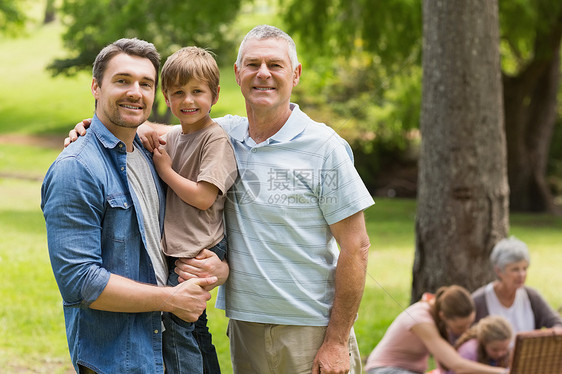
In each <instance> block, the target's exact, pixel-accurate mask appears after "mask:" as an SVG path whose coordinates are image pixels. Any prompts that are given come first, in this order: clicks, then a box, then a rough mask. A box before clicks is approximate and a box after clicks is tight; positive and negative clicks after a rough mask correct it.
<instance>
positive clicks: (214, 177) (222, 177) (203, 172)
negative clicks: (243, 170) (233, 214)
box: [197, 128, 238, 194]
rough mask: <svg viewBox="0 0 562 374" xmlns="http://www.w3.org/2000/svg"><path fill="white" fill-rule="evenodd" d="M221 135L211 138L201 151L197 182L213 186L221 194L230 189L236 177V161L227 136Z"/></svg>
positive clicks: (222, 133)
mask: <svg viewBox="0 0 562 374" xmlns="http://www.w3.org/2000/svg"><path fill="white" fill-rule="evenodd" d="M217 129H218V130H220V132H221V133H219V134H218V136H213V137H211V138H210V139H209V141H208V143H207V144H206V145H205V147H204V148H203V150H202V157H201V165H200V172H199V175H198V176H197V182H201V181H205V182H208V183H211V184H213V185H215V186H216V187H217V188H218V189H219V191H220V192H221V193H222V194H226V192H227V191H228V190H229V189H230V187H232V185H233V184H234V181H235V180H236V177H237V175H238V172H237V167H236V159H235V157H234V151H233V149H232V145H231V144H230V141H229V139H228V136H227V135H226V134H225V133H224V131H223V130H222V129H220V128H217Z"/></svg>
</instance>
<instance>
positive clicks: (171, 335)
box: [162, 268, 203, 374]
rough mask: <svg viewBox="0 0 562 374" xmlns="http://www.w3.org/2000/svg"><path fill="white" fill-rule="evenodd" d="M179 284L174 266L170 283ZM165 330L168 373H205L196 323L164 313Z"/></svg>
mask: <svg viewBox="0 0 562 374" xmlns="http://www.w3.org/2000/svg"><path fill="white" fill-rule="evenodd" d="M177 284H178V276H177V274H176V273H174V271H173V268H172V269H171V271H170V275H169V277H168V285H170V286H175V285H177ZM162 320H163V321H164V327H165V330H164V332H163V333H162V348H163V353H164V365H165V367H166V373H167V374H203V358H202V356H201V351H200V350H199V345H198V344H197V341H196V340H195V336H194V333H193V330H194V329H195V323H191V322H186V321H183V320H182V319H180V318H178V317H176V316H175V315H174V314H172V313H163V315H162Z"/></svg>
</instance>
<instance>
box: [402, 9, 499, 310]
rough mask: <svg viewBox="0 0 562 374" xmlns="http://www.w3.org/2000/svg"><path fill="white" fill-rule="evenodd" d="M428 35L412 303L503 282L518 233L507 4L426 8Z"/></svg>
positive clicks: (424, 54)
mask: <svg viewBox="0 0 562 374" xmlns="http://www.w3.org/2000/svg"><path fill="white" fill-rule="evenodd" d="M423 34H424V47H423V59H422V66H423V82H422V86H423V88H422V108H421V120H420V121H421V123H420V129H421V135H422V143H421V153H420V165H419V177H418V183H419V184H418V212H417V217H416V253H415V260H414V266H413V282H412V293H411V301H412V302H415V301H417V300H418V299H419V298H420V296H421V295H422V294H423V292H434V291H435V290H436V289H437V288H438V287H440V286H443V285H450V284H458V285H461V286H464V287H466V288H467V289H469V290H474V289H475V288H477V287H478V286H481V285H482V284H484V283H486V282H488V281H490V280H491V279H493V272H492V269H491V266H490V264H489V254H490V251H491V250H492V248H493V246H494V244H495V243H496V242H497V241H498V240H499V239H501V238H504V237H505V236H506V235H507V233H508V226H509V216H508V210H509V209H508V199H509V187H508V183H507V165H506V141H505V134H504V117H503V110H502V108H503V100H502V82H501V72H500V57H499V24H498V4H497V0H472V1H465V0H424V1H423Z"/></svg>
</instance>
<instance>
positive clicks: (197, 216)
mask: <svg viewBox="0 0 562 374" xmlns="http://www.w3.org/2000/svg"><path fill="white" fill-rule="evenodd" d="M166 151H167V152H168V154H169V155H170V157H171V158H172V169H174V170H175V171H176V172H177V173H178V174H180V175H181V176H182V177H184V178H187V179H189V180H192V181H195V182H201V181H205V182H208V183H211V184H213V185H215V186H216V187H217V188H218V189H219V194H218V195H217V199H216V201H215V203H214V204H213V205H212V206H211V207H210V208H209V209H207V210H200V209H198V208H195V207H194V206H191V205H189V204H187V203H185V202H184V201H183V200H181V199H180V197H179V196H178V195H177V194H176V193H175V192H174V191H173V190H172V189H171V188H170V187H168V191H167V195H166V215H165V219H164V235H163V236H162V244H163V248H164V253H165V254H166V255H168V256H173V257H187V258H191V257H195V256H196V255H197V254H198V253H199V252H200V251H201V250H202V249H204V248H210V247H212V246H214V245H215V244H217V243H218V242H219V241H220V240H221V239H222V238H223V236H224V224H223V209H224V202H225V199H226V192H227V191H228V189H229V188H230V187H231V186H232V184H233V183H234V181H235V180H236V176H237V174H238V173H237V169H236V159H235V158H234V151H233V149H232V144H231V143H230V140H229V137H228V135H227V134H226V133H225V132H224V130H223V129H222V128H221V127H220V126H219V125H217V124H216V123H213V124H212V125H211V126H208V127H206V128H204V129H202V130H200V131H197V132H194V133H191V134H182V132H181V127H180V126H176V127H174V128H173V129H172V130H171V131H170V132H169V133H168V135H167V138H166Z"/></svg>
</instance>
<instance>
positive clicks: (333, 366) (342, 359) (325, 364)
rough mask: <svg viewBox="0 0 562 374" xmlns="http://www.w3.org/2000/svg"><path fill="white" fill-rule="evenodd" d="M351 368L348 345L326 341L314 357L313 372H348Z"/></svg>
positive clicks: (333, 373)
mask: <svg viewBox="0 0 562 374" xmlns="http://www.w3.org/2000/svg"><path fill="white" fill-rule="evenodd" d="M349 370H350V356H349V348H348V345H347V344H329V343H326V342H324V343H323V344H322V346H321V347H320V349H319V350H318V353H317V354H316V357H315V358H314V363H313V365H312V374H328V373H329V374H347V373H349Z"/></svg>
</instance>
